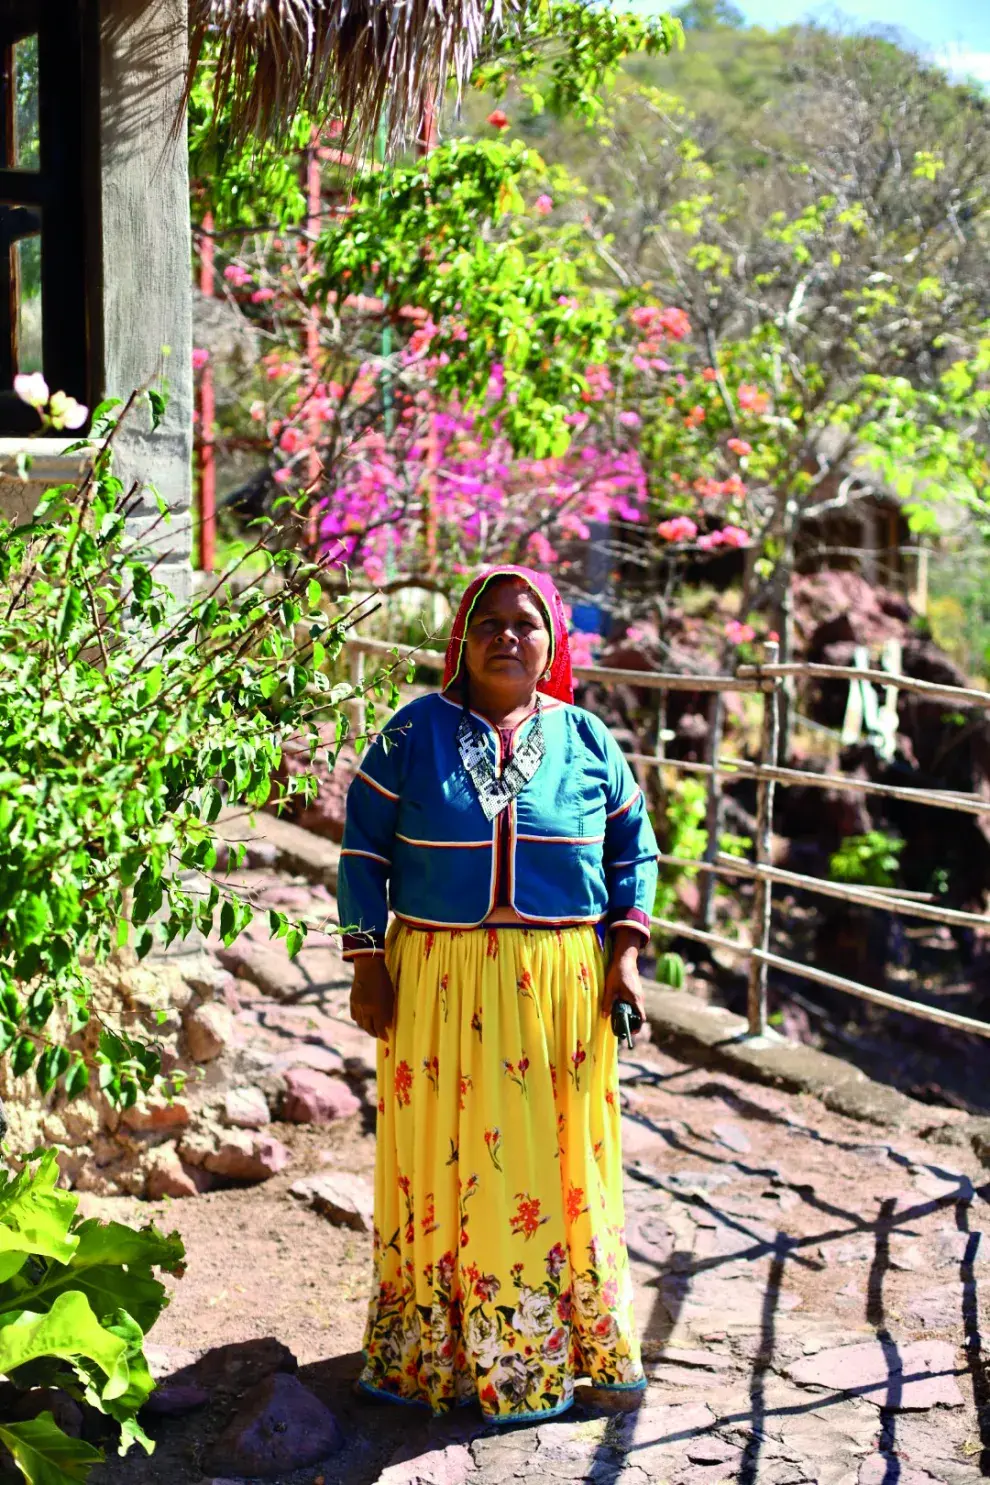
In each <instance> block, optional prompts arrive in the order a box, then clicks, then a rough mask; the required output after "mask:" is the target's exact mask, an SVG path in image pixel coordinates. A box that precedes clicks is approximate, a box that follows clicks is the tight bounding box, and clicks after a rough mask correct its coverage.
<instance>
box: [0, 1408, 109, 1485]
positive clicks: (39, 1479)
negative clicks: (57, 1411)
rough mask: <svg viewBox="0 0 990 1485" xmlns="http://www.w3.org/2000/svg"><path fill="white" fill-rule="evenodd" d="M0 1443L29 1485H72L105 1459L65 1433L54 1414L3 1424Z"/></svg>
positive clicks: (87, 1445) (88, 1445) (85, 1477)
mask: <svg viewBox="0 0 990 1485" xmlns="http://www.w3.org/2000/svg"><path fill="white" fill-rule="evenodd" d="M0 1443H2V1444H5V1445H6V1447H7V1448H8V1449H9V1450H10V1452H11V1454H12V1455H13V1458H14V1463H15V1464H16V1465H17V1467H18V1469H19V1470H20V1472H21V1474H22V1475H23V1476H24V1478H25V1480H27V1481H28V1482H29V1485H72V1482H73V1481H77V1480H88V1479H89V1473H90V1470H91V1469H92V1468H93V1465H94V1464H99V1463H100V1462H101V1461H102V1459H103V1455H102V1454H101V1453H100V1451H99V1449H94V1448H93V1447H92V1446H91V1445H90V1444H85V1443H83V1441H82V1439H70V1438H69V1436H68V1434H65V1433H63V1432H62V1430H61V1429H60V1428H59V1426H58V1424H57V1423H56V1422H55V1419H54V1418H53V1417H52V1415H51V1413H41V1414H39V1416H38V1417H37V1418H32V1419H30V1420H29V1421H28V1422H27V1423H5V1424H0Z"/></svg>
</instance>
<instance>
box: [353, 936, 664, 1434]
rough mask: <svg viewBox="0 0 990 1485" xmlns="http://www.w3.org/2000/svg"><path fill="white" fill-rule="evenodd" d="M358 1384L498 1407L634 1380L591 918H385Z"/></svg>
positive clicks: (541, 1413) (397, 1395)
mask: <svg viewBox="0 0 990 1485" xmlns="http://www.w3.org/2000/svg"><path fill="white" fill-rule="evenodd" d="M387 952H388V963H389V967H390V969H391V972H392V977H393V980H394V983H395V985H396V990H397V1016H396V1024H395V1026H394V1027H393V1029H392V1031H391V1032H390V1038H389V1041H388V1042H387V1043H383V1042H379V1044H378V1047H379V1050H378V1091H379V1103H378V1152H377V1165H376V1174H375V1240H374V1242H375V1248H374V1251H375V1282H374V1290H373V1294H372V1300H371V1306H370V1313H369V1319H368V1328H367V1334H366V1339H365V1365H364V1369H363V1371H362V1373H361V1379H360V1380H361V1385H362V1387H363V1388H364V1389H365V1390H368V1391H371V1392H374V1393H375V1394H379V1395H386V1396H388V1397H389V1398H392V1399H394V1400H395V1401H401V1402H409V1403H414V1402H415V1403H425V1404H427V1405H428V1406H429V1407H431V1408H432V1409H433V1411H434V1412H435V1413H442V1412H445V1411H446V1410H447V1409H448V1408H450V1407H452V1406H453V1405H454V1404H456V1403H458V1402H462V1401H468V1400H471V1399H474V1398H478V1400H479V1401H480V1404H481V1408H482V1410H483V1412H484V1413H485V1414H486V1415H488V1416H490V1417H492V1418H493V1419H496V1420H503V1421H506V1422H511V1421H516V1420H518V1419H520V1418H527V1417H529V1416H531V1415H532V1416H535V1417H539V1418H543V1417H547V1416H548V1415H550V1414H553V1413H557V1412H562V1411H563V1410H564V1408H566V1407H567V1406H568V1405H569V1404H570V1402H571V1401H572V1397H573V1391H574V1382H575V1379H576V1378H578V1377H587V1378H588V1379H589V1380H590V1381H591V1382H593V1383H594V1384H595V1385H596V1386H599V1387H642V1386H643V1385H644V1377H643V1370H642V1365H641V1362H640V1353H639V1344H638V1341H637V1338H636V1334H635V1329H634V1324H633V1311H632V1284H631V1281H630V1275H629V1261H628V1256H627V1253H626V1246H625V1235H624V1226H623V1223H624V1219H623V1206H622V1158H621V1151H620V1115H619V1105H618V1069H617V1046H616V1039H615V1037H614V1035H613V1034H612V1030H611V1027H610V1025H609V1023H608V1021H607V1019H606V1018H605V1017H603V1016H602V1014H601V997H602V978H603V967H602V954H601V950H600V948H599V944H598V939H597V937H596V934H595V931H594V929H592V928H566V929H516V928H509V929H507V928H500V929H497V930H488V929H472V930H467V931H458V930H449V929H444V930H438V931H437V932H435V933H433V932H429V933H428V932H422V931H418V930H413V929H409V928H406V927H405V926H403V925H401V924H397V925H394V926H393V928H392V930H391V932H390V934H389V940H388V951H387Z"/></svg>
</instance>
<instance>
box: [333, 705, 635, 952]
mask: <svg viewBox="0 0 990 1485" xmlns="http://www.w3.org/2000/svg"><path fill="white" fill-rule="evenodd" d="M475 716H476V718H477V720H478V721H479V722H480V723H481V724H482V725H483V727H484V728H486V729H487V736H488V746H489V748H490V750H491V753H492V757H493V759H494V761H495V762H496V763H497V764H498V763H499V762H500V761H501V757H502V751H503V744H502V739H501V737H500V735H499V731H498V729H497V728H496V727H493V726H492V724H491V723H490V722H487V721H486V720H485V719H484V718H483V717H479V716H478V715H477V713H475ZM460 719H461V707H460V705H459V703H457V702H453V701H450V700H448V699H447V698H446V697H445V696H442V695H440V694H438V693H433V694H431V695H429V696H423V697H421V698H419V699H418V700H416V701H413V702H411V703H410V704H409V705H408V706H405V707H403V708H402V709H401V710H400V711H399V712H397V713H396V715H395V716H394V717H393V718H392V720H391V721H390V722H389V723H388V725H387V727H386V728H385V731H384V733H383V734H382V736H381V737H379V738H378V739H377V740H376V741H375V743H374V744H373V746H372V747H371V748H370V749H369V750H368V752H367V754H366V755H365V757H364V758H363V760H362V763H361V767H360V769H359V770H358V773H357V775H356V776H355V778H354V780H353V782H352V784H351V787H350V791H349V793H348V796H347V824H346V828H345V830H344V843H343V849H342V851H341V858H340V873H339V880H338V888H337V896H338V904H339V909H340V922H341V925H342V927H344V928H345V929H349V930H351V932H350V933H348V934H347V936H346V938H345V957H348V958H353V957H354V956H355V955H357V954H362V953H364V954H368V953H380V952H381V951H382V945H383V943H384V934H385V929H386V926H387V921H388V911H389V908H391V910H392V912H393V913H394V914H395V916H396V917H397V918H399V919H400V920H401V921H403V922H405V923H408V924H410V925H411V926H413V927H416V928H477V927H479V926H480V925H481V924H482V923H484V921H485V920H486V918H488V916H489V915H490V914H491V913H492V911H493V910H494V909H495V907H496V906H499V905H507V906H511V907H513V908H514V909H515V910H516V912H517V913H518V914H519V915H520V917H521V918H523V919H524V920H526V921H528V922H533V923H539V924H543V925H552V926H565V925H567V926H570V925H575V924H583V923H592V924H598V923H602V922H608V923H609V924H610V925H611V926H613V927H614V926H616V925H618V924H620V923H627V924H631V925H632V926H635V927H637V928H640V929H641V930H642V931H643V932H644V933H645V934H647V935H648V934H649V923H648V917H649V914H650V913H651V912H652V911H653V899H654V894H655V891H656V881H657V860H656V857H657V843H656V839H655V837H654V834H653V829H652V826H651V825H650V820H649V816H648V814H647V812H646V806H645V802H644V800H643V796H642V793H641V791H640V789H639V787H638V786H637V784H636V781H635V779H634V778H633V775H632V773H631V771H630V768H629V765H628V763H627V762H626V760H625V758H624V757H623V756H622V753H621V752H620V750H619V747H618V745H617V744H616V742H615V741H614V739H613V738H612V736H611V734H610V733H609V731H608V729H607V728H606V727H605V725H604V723H602V722H600V721H599V720H598V718H597V717H594V716H592V715H591V713H590V712H586V711H583V710H582V709H581V708H580V707H576V706H567V705H564V704H563V703H561V702H558V701H552V700H545V701H544V703H543V732H544V737H545V741H546V752H545V755H544V758H543V761H542V763H541V764H540V767H539V768H538V769H537V771H536V774H535V775H534V777H533V778H532V779H531V780H530V781H529V783H528V784H527V785H526V786H525V788H524V789H523V790H522V792H521V793H520V794H519V795H518V796H517V797H516V799H515V800H513V802H512V803H511V804H510V805H509V806H508V807H507V808H506V809H505V810H503V811H502V813H501V814H500V815H498V816H497V817H496V819H495V820H494V821H489V820H487V819H486V818H485V815H484V813H483V811H482V809H481V806H480V804H479V803H478V798H477V795H476V793H475V789H474V785H473V784H472V782H471V779H470V778H469V777H468V774H467V772H466V770H465V768H464V766H463V764H462V762H461V759H460V755H459V753H458V749H457V742H456V733H457V728H458V724H459V722H460ZM531 725H532V718H531V717H530V718H526V719H525V720H524V721H523V722H521V723H520V724H519V726H518V727H516V728H515V729H514V734H513V738H512V743H513V746H516V745H518V742H519V741H520V740H521V739H522V738H523V737H524V736H525V735H526V730H527V729H528V728H529V727H530V726H531Z"/></svg>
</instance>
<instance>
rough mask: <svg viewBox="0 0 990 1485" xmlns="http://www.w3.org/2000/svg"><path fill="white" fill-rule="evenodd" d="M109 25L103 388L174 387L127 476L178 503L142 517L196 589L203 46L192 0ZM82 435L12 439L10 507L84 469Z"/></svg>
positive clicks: (99, 347)
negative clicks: (195, 189)
mask: <svg viewBox="0 0 990 1485" xmlns="http://www.w3.org/2000/svg"><path fill="white" fill-rule="evenodd" d="M97 20H98V29H99V35H98V36H95V37H94V38H93V61H92V62H91V63H90V64H89V65H91V66H92V65H96V66H98V69H99V97H98V109H99V130H98V145H99V149H98V155H99V158H98V159H96V160H93V161H92V168H91V169H90V168H88V169H87V179H88V186H87V192H86V196H85V202H86V209H87V213H91V215H90V216H89V219H88V220H87V222H86V235H87V238H88V240H89V242H90V243H91V244H92V250H93V258H94V261H95V264H96V268H97V272H96V274H95V275H94V279H95V282H94V287H93V294H92V303H91V304H90V306H89V315H90V335H91V338H92V355H91V361H92V364H93V374H94V381H95V383H96V395H98V396H113V397H120V398H122V399H123V400H124V401H126V400H127V398H128V397H129V396H130V394H131V392H133V391H134V390H135V389H137V388H141V387H145V386H148V385H151V386H155V387H160V386H161V384H162V381H163V379H164V381H165V382H167V387H168V393H169V406H168V412H167V415H166V417H165V420H164V422H163V424H162V426H161V427H160V428H159V429H158V430H157V431H156V432H155V433H154V434H152V433H151V432H150V417H149V413H148V408H147V402H146V401H145V404H144V406H143V407H141V408H140V409H137V410H136V411H135V413H134V414H133V415H132V417H131V419H130V421H129V423H128V425H127V427H126V430H122V432H121V435H120V437H119V440H118V442H117V445H116V449H117V469H118V472H119V474H120V476H121V478H122V479H123V480H124V482H125V484H128V485H129V484H130V483H131V482H132V481H135V480H137V481H140V482H142V483H145V484H149V483H150V484H152V485H154V486H155V488H156V489H157V490H158V491H159V493H160V494H161V495H162V496H163V497H164V499H165V500H166V501H167V502H168V505H169V507H170V509H171V511H172V518H171V522H170V524H169V525H168V526H165V525H163V524H162V523H161V522H160V521H159V519H158V512H157V506H156V504H155V502H154V500H153V499H152V498H150V497H149V496H147V495H146V496H145V498H144V499H143V500H142V502H141V504H140V505H139V506H138V507H137V508H136V510H135V513H134V516H133V519H132V523H131V524H132V530H133V532H134V534H135V535H136V536H137V535H140V534H141V533H143V532H145V531H149V532H150V531H151V528H152V527H154V530H153V532H151V534H150V536H149V540H153V541H154V542H155V544H156V545H155V554H156V556H161V558H162V561H161V563H160V565H159V567H158V569H157V571H158V575H159V577H160V578H161V580H162V581H164V582H166V583H168V585H169V586H170V587H171V588H172V590H173V591H174V592H175V593H176V594H177V595H179V596H183V595H186V594H188V592H189V590H190V587H191V583H192V572H191V565H190V560H189V557H190V546H191V541H190V537H191V520H190V504H191V499H192V429H193V425H192V413H193V382H192V287H191V271H192V270H191V239H190V227H189V179H188V154H187V148H186V136H185V127H184V124H183V127H182V128H181V129H180V130H176V127H175V124H176V119H177V118H178V117H179V112H180V109H181V104H182V98H183V93H184V88H185V81H186V68H187V63H188V54H189V53H188V47H189V43H188V29H187V9H186V0H99V13H98V17H97ZM96 103H97V99H96V98H95V97H94V104H96ZM52 390H53V391H55V390H58V389H57V388H55V387H53V388H52ZM75 438H76V435H74V434H73V435H70V436H68V437H64V438H44V439H34V440H32V439H22V438H0V514H3V515H4V516H6V517H8V518H14V519H18V520H20V519H24V518H25V517H26V516H27V515H29V514H30V512H31V511H32V510H33V509H34V507H35V506H36V505H37V503H38V500H39V499H40V498H41V495H42V493H43V491H44V490H45V488H46V487H48V486H50V485H52V484H61V483H63V482H64V481H68V480H74V479H76V478H78V476H79V459H78V457H77V456H74V457H68V458H66V457H64V456H63V455H62V453H61V450H62V449H64V448H66V447H68V446H69V445H70V444H71V443H73V442H75ZM22 452H29V453H30V454H31V456H32V460H33V463H32V469H31V478H30V479H27V480H24V479H22V478H19V476H18V456H19V455H20V454H21V453H22Z"/></svg>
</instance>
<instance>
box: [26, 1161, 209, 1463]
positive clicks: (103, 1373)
mask: <svg viewBox="0 0 990 1485" xmlns="http://www.w3.org/2000/svg"><path fill="white" fill-rule="evenodd" d="M57 1179H58V1165H57V1162H56V1158H55V1154H54V1152H53V1151H47V1152H45V1153H44V1154H42V1155H41V1157H40V1159H38V1160H37V1161H29V1162H28V1164H27V1165H26V1167H25V1169H24V1170H23V1171H22V1172H21V1173H20V1174H19V1175H16V1176H10V1175H2V1174H0V1377H2V1376H6V1377H8V1378H9V1379H10V1380H11V1381H12V1382H13V1383H14V1384H15V1385H16V1386H19V1387H25V1388H29V1387H60V1388H62V1389H63V1390H64V1391H65V1392H67V1393H69V1394H70V1396H72V1397H74V1398H76V1399H77V1400H78V1401H79V1402H81V1403H86V1404H88V1405H89V1406H90V1407H94V1408H98V1409H99V1410H100V1411H101V1412H102V1413H105V1414H106V1415H107V1416H108V1417H109V1418H112V1419H113V1420H114V1421H115V1422H116V1423H118V1424H119V1425H120V1431H121V1444H120V1452H121V1453H125V1452H126V1451H127V1449H129V1448H130V1446H131V1445H132V1444H133V1443H134V1442H135V1441H137V1442H138V1443H140V1444H142V1445H143V1446H144V1448H145V1449H146V1450H147V1451H148V1453H149V1454H150V1453H151V1451H152V1449H153V1447H154V1446H153V1444H152V1443H151V1440H150V1439H148V1437H147V1435H146V1434H145V1432H144V1430H143V1429H142V1428H141V1426H140V1424H139V1423H138V1421H137V1413H138V1410H139V1409H140V1408H141V1406H142V1405H143V1403H144V1402H145V1401H146V1399H147V1398H148V1396H149V1394H150V1393H151V1392H152V1390H153V1388H154V1382H153V1381H152V1378H151V1375H150V1373H149V1371H148V1364H147V1362H146V1361H145V1358H144V1352H143V1345H144V1337H145V1334H146V1333H147V1331H148V1330H150V1328H151V1326H152V1325H153V1324H154V1322H155V1321H156V1320H157V1318H158V1316H159V1315H160V1313H161V1311H162V1310H163V1309H164V1307H165V1305H166V1304H167V1303H168V1296H167V1294H166V1292H165V1287H164V1285H163V1284H162V1283H161V1281H160V1280H159V1279H157V1278H156V1277H155V1275H154V1272H153V1271H154V1269H156V1268H159V1269H163V1270H165V1271H166V1272H168V1273H172V1274H180V1273H181V1271H182V1260H183V1256H184V1250H183V1247H182V1242H181V1240H180V1239H179V1237H178V1234H175V1233H173V1234H172V1236H170V1237H166V1236H164V1235H163V1234H162V1233H160V1232H158V1231H157V1230H156V1229H155V1228H154V1227H151V1226H149V1227H145V1228H142V1229H140V1230H135V1229H133V1228H130V1227H125V1226H123V1225H121V1224H120V1223H117V1222H109V1223H103V1222H97V1221H95V1220H92V1219H90V1220H87V1221H80V1220H78V1219H77V1217H76V1206H77V1204H78V1198H77V1197H76V1196H74V1195H73V1194H72V1193H71V1192H68V1191H59V1190H58V1189H57V1187H56V1181H57ZM0 1444H2V1445H3V1446H4V1447H5V1448H6V1450H7V1451H8V1453H9V1454H10V1455H11V1456H12V1458H13V1460H14V1463H15V1464H16V1466H17V1467H18V1469H19V1470H20V1472H21V1474H22V1475H23V1476H24V1478H25V1480H27V1481H29V1482H30V1485H63V1482H66V1481H78V1480H85V1479H86V1478H87V1476H88V1474H89V1471H90V1468H91V1467H92V1466H93V1465H94V1464H97V1463H98V1462H99V1461H100V1460H101V1459H102V1458H103V1455H102V1453H101V1452H100V1451H99V1450H98V1449H94V1448H93V1447H92V1446H91V1445H90V1444H87V1443H85V1442H84V1441H82V1440H80V1439H73V1438H69V1437H68V1436H67V1435H66V1434H65V1433H63V1432H62V1430H61V1429H60V1428H59V1427H58V1425H57V1424H56V1423H55V1420H54V1418H53V1417H52V1414H51V1413H50V1412H46V1413H42V1414H41V1415H40V1416H39V1417H37V1418H33V1419H31V1420H29V1421H27V1422H22V1423H10V1422H4V1421H2V1420H0Z"/></svg>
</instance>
